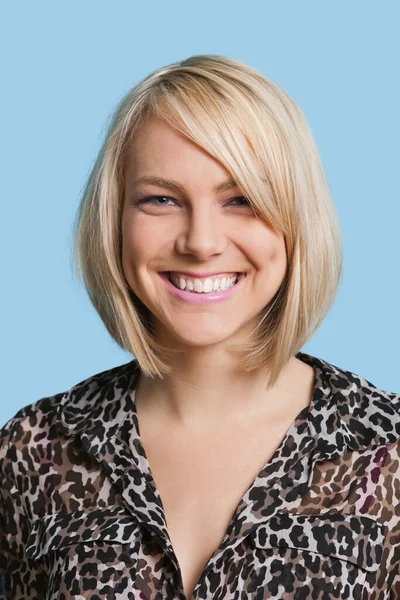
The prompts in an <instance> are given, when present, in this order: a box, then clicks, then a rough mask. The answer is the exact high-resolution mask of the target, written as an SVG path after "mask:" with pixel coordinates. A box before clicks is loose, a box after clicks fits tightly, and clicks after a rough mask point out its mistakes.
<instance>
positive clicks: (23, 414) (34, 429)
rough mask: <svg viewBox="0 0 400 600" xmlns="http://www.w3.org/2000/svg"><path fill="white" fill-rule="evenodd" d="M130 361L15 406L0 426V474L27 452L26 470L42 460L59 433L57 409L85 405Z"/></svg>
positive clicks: (113, 381)
mask: <svg viewBox="0 0 400 600" xmlns="http://www.w3.org/2000/svg"><path fill="white" fill-rule="evenodd" d="M133 362H135V361H131V362H129V363H127V364H124V365H119V366H117V367H112V368H110V369H107V370H105V371H101V372H99V373H96V374H94V375H90V376H89V377H87V378H85V379H83V380H82V381H80V382H78V383H77V384H75V385H73V386H72V387H71V388H69V389H68V390H65V391H63V392H59V393H56V394H53V395H51V396H46V397H43V398H40V399H39V400H36V401H34V402H32V403H30V404H27V405H26V406H24V407H23V408H21V409H19V410H18V411H17V412H16V413H15V415H13V416H12V417H11V418H10V419H9V420H8V421H7V422H6V423H5V424H4V425H3V426H2V427H1V428H0V472H1V474H2V475H9V476H12V474H13V466H14V467H15V466H16V464H17V463H18V462H20V463H21V462H23V461H25V462H26V461H27V460H28V456H29V461H30V464H31V466H30V468H29V470H32V469H34V468H35V465H34V463H35V462H36V461H40V460H43V457H44V456H46V448H48V447H51V446H52V447H53V449H54V444H55V442H56V441H57V439H59V437H60V433H62V428H60V427H59V426H58V425H59V418H60V412H61V409H62V408H63V407H65V406H68V408H69V409H70V410H75V411H76V412H77V413H78V412H79V408H80V407H84V406H88V405H89V404H90V401H91V400H94V399H95V397H96V396H97V397H99V396H104V395H105V394H106V391H107V388H109V387H110V384H117V382H118V381H120V380H121V377H124V376H125V375H126V373H127V366H128V365H130V366H131V365H132V363H133ZM72 407H74V408H72ZM32 461H33V463H32Z"/></svg>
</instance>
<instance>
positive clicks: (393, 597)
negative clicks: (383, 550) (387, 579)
mask: <svg viewBox="0 0 400 600" xmlns="http://www.w3.org/2000/svg"><path fill="white" fill-rule="evenodd" d="M390 600H400V573H399V572H397V573H396V575H395V577H394V581H393V585H392V589H391V590H390Z"/></svg>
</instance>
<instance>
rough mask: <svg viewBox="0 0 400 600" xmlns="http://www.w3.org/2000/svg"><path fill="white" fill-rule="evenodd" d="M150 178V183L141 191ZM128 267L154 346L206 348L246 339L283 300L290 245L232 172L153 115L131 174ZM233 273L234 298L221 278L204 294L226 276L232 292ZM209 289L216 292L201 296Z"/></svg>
mask: <svg viewBox="0 0 400 600" xmlns="http://www.w3.org/2000/svg"><path fill="white" fill-rule="evenodd" d="M144 178H152V179H153V181H152V182H144V181H142V182H138V180H139V179H142V180H143V179H144ZM161 179H163V180H167V181H169V182H174V183H175V185H176V186H177V187H172V185H167V183H166V181H164V182H161V181H160V180H161ZM157 180H158V181H157ZM227 182H229V183H227ZM222 184H224V185H222ZM218 188H219V189H218ZM146 198H147V200H146V201H144V199H146ZM122 266H123V270H124V274H125V277H126V280H127V282H128V284H129V286H130V288H131V289H132V291H133V292H134V293H135V294H136V296H137V297H138V298H140V300H141V301H142V303H143V304H144V305H145V306H146V307H147V308H148V309H149V311H150V313H151V314H152V320H153V323H154V328H155V333H156V336H157V339H159V340H160V341H162V342H163V343H164V344H168V345H169V346H173V347H177V346H182V345H184V346H187V347H194V346H197V347H199V346H210V345H215V344H225V343H230V342H233V341H235V342H238V341H240V340H241V339H243V338H244V337H246V336H247V335H248V334H249V333H250V332H251V331H252V329H253V328H254V326H255V323H256V317H257V315H259V313H260V311H261V310H262V309H263V308H264V307H265V306H266V305H267V304H268V302H269V301H270V300H271V299H272V298H273V296H274V295H275V293H276V292H277V291H278V289H279V287H280V285H281V283H282V281H283V279H284V276H285V273H286V268H287V259H286V249H285V242H284V239H283V236H282V235H280V234H276V233H275V232H274V231H273V230H272V229H270V228H269V227H268V225H267V224H265V223H264V222H263V221H261V220H260V219H259V218H257V217H256V216H255V214H254V212H253V210H252V208H251V207H250V206H249V205H248V203H247V201H246V199H245V198H244V197H243V194H242V193H241V190H240V188H238V187H236V186H235V187H234V186H233V183H232V177H231V175H230V174H229V172H228V171H227V170H226V169H225V168H224V167H223V166H222V165H221V164H220V163H219V162H218V161H217V160H215V159H214V158H213V157H211V156H210V155H209V154H208V153H207V152H205V151H204V150H203V149H202V148H200V147H199V146H197V145H196V144H194V143H193V142H191V141H190V140H188V139H187V138H185V137H184V136H182V135H181V134H179V133H178V132H177V131H175V130H174V129H173V128H172V127H171V126H170V125H169V124H168V123H167V122H166V121H164V120H162V119H160V118H159V117H155V116H152V117H150V119H148V120H147V121H146V122H145V124H144V125H143V126H142V128H141V130H140V135H139V136H137V137H136V139H135V141H134V144H133V146H132V148H131V151H130V154H129V157H128V162H127V165H126V170H125V190H124V205H123V211H122ZM171 272H172V273H171ZM166 273H171V274H172V281H173V282H174V283H175V284H176V285H179V283H180V280H181V279H182V280H183V281H184V283H181V287H185V290H184V291H183V292H179V291H178V290H177V288H176V287H174V285H173V283H171V282H170V281H169V280H168V276H167V275H165V274H166ZM183 273H192V274H196V275H197V276H198V277H197V278H196V277H194V276H192V277H190V276H187V275H186V277H185V276H184V275H183ZM236 273H243V274H245V277H244V278H243V277H240V278H239V282H238V283H237V284H236V285H235V286H234V287H233V288H232V289H231V290H229V291H218V290H216V287H217V285H218V282H216V281H215V278H214V277H207V278H208V279H209V280H210V281H209V283H206V284H205V285H206V287H205V289H204V288H202V287H201V286H200V283H205V279H206V278H200V279H199V275H200V274H204V275H209V274H221V275H222V274H225V276H226V277H225V284H223V283H222V287H229V286H230V285H231V284H232V283H233V282H234V281H235V279H232V278H231V277H232V276H233V277H234V276H235V274H236ZM195 279H199V281H198V283H196V282H195ZM219 280H220V281H219V283H220V284H221V277H219ZM227 281H228V283H227ZM192 284H194V290H193V291H188V289H190V287H191V285H192ZM210 286H211V287H214V291H213V292H210V293H209V294H208V293H201V292H200V290H202V289H204V291H206V290H209V289H210ZM196 290H197V292H196ZM214 297H215V298H216V301H215V300H214V301H212V299H213V298H214ZM194 299H196V300H197V301H196V302H193V300H194ZM199 300H202V302H199Z"/></svg>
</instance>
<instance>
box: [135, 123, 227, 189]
mask: <svg viewBox="0 0 400 600" xmlns="http://www.w3.org/2000/svg"><path fill="white" fill-rule="evenodd" d="M126 169H127V171H126V174H127V175H128V176H130V177H131V176H134V177H135V178H136V177H143V176H160V177H162V176H171V177H179V175H181V176H188V177H195V178H197V179H198V178H201V177H203V178H204V177H206V178H208V179H210V178H212V177H214V176H215V177H225V179H226V178H227V176H229V172H228V171H227V170H226V169H225V167H224V166H223V165H222V164H221V163H220V162H219V161H218V160H216V159H215V158H214V157H213V156H211V155H210V154H209V153H208V152H207V151H206V150H204V149H203V148H202V147H201V146H199V145H197V144H196V143H195V142H193V141H191V140H190V139H188V138H187V137H186V136H184V135H182V134H181V133H179V132H178V131H177V130H176V129H174V128H173V127H172V126H171V125H169V123H167V122H166V121H165V120H164V119H161V118H160V117H158V116H151V117H149V119H148V120H147V121H145V123H143V125H142V126H141V127H140V129H139V131H138V132H137V134H136V135H135V137H134V140H133V142H132V144H131V147H130V149H129V153H128V158H127V163H126Z"/></svg>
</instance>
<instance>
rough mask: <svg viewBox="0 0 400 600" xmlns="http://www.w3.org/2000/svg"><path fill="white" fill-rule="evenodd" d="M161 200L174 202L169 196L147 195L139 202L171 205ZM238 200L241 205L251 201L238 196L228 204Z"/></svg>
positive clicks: (246, 204) (247, 204)
mask: <svg viewBox="0 0 400 600" xmlns="http://www.w3.org/2000/svg"><path fill="white" fill-rule="evenodd" d="M159 200H167V201H171V202H173V200H172V198H170V197H169V196H147V197H146V198H142V199H141V200H139V204H154V205H155V206H170V205H169V204H166V203H162V204H157V201H159ZM236 200H239V202H240V201H243V202H242V203H241V204H239V206H249V201H248V200H247V198H245V196H236V198H232V199H231V200H229V201H228V203H227V204H232V202H235V201H236Z"/></svg>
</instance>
